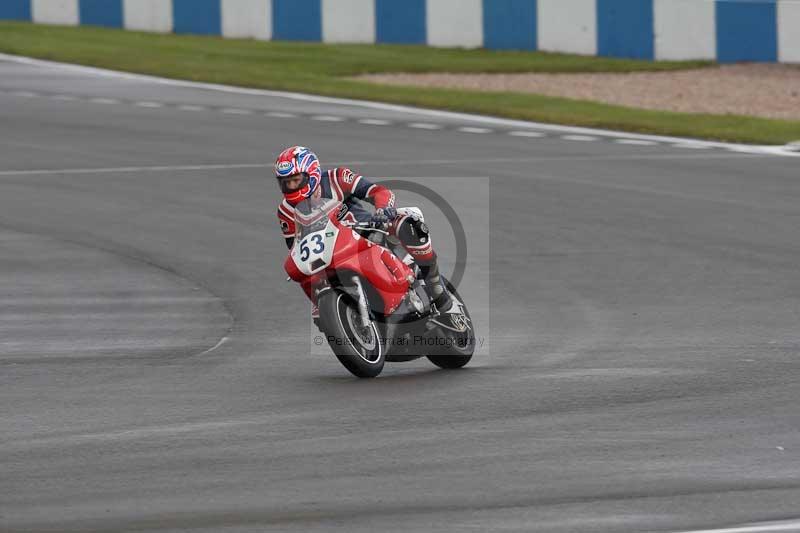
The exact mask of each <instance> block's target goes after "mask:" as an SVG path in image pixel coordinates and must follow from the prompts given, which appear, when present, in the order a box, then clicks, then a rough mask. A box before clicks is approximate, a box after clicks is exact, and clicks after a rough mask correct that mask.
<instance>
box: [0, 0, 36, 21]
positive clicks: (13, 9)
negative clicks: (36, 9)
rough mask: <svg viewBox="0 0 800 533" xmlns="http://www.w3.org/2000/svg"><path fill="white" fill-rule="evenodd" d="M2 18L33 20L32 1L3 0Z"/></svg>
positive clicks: (1, 3) (0, 4)
mask: <svg viewBox="0 0 800 533" xmlns="http://www.w3.org/2000/svg"><path fill="white" fill-rule="evenodd" d="M0 19H5V20H31V1H30V0H3V1H2V2H0Z"/></svg>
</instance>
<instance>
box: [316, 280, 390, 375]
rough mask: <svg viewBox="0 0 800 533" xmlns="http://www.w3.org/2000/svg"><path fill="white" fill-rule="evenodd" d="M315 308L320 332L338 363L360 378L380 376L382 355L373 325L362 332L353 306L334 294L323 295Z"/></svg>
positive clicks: (341, 296) (378, 338)
mask: <svg viewBox="0 0 800 533" xmlns="http://www.w3.org/2000/svg"><path fill="white" fill-rule="evenodd" d="M318 305H319V317H320V329H321V330H322V332H323V333H324V334H325V338H326V339H327V340H328V345H329V346H330V347H331V350H333V353H334V355H336V358H337V359H339V362H340V363H342V365H344V367H345V368H346V369H347V370H349V371H350V372H351V373H352V374H353V375H354V376H357V377H360V378H374V377H376V376H377V375H378V374H380V373H381V371H382V370H383V365H384V362H385V360H386V354H385V353H384V352H385V350H384V346H383V342H382V338H381V336H380V329H379V328H378V326H377V324H375V322H374V321H370V323H369V326H368V327H367V328H366V330H362V328H361V327H360V326H359V325H358V307H357V306H356V304H355V302H353V301H352V299H351V298H350V297H349V296H348V295H347V294H345V293H343V292H339V291H337V290H331V291H328V292H326V293H324V294H323V295H322V296H321V297H320V299H319V302H318Z"/></svg>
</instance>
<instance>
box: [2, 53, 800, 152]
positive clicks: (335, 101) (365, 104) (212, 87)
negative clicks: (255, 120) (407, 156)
mask: <svg viewBox="0 0 800 533" xmlns="http://www.w3.org/2000/svg"><path fill="white" fill-rule="evenodd" d="M0 59H2V60H4V61H11V62H15V63H21V64H25V65H32V66H38V67H46V68H58V69H61V70H68V71H72V72H80V73H83V74H91V75H94V76H104V77H111V78H118V79H127V80H136V81H149V82H152V83H158V84H162V85H171V86H173V87H189V88H194V89H205V90H209V91H218V92H224V93H229V94H242V95H250V96H272V97H279V98H286V99H288V100H296V101H301V102H314V103H322V104H332V105H344V106H350V107H360V108H362V109H363V108H366V109H378V110H381V111H392V112H397V113H405V114H410V113H411V114H416V115H420V116H428V117H440V118H444V119H447V120H459V121H466V122H473V123H476V122H477V123H482V124H487V125H496V126H500V127H505V128H535V129H538V130H542V131H550V132H557V133H563V134H576V135H593V136H598V137H611V138H619V139H641V140H646V141H656V142H664V143H686V142H693V143H702V144H705V145H707V146H708V147H709V148H725V149H731V148H733V147H735V148H738V149H739V151H742V152H746V153H751V154H762V155H764V154H765V155H782V156H793V157H800V153H794V152H791V151H789V150H785V149H784V148H783V147H781V146H755V145H746V144H735V143H724V142H714V141H694V140H692V139H686V138H681V137H669V136H662V135H645V134H640V133H625V132H620V131H611V130H601V129H592V128H581V127H575V126H561V125H558V124H544V123H539V122H527V121H523V120H512V119H505V118H498V117H488V116H482V115H470V114H467V113H455V112H452V111H437V110H433V109H421V108H416V107H411V106H402V105H396V104H383V103H379V102H369V101H363V100H348V99H345V98H332V97H328V96H316V95H310V94H301V93H290V92H283V91H268V90H264V89H246V88H244V87H233V86H230V85H219V84H214V83H201V82H193V81H185V80H170V79H167V78H159V77H156V76H147V75H144V74H131V73H128V72H119V71H115V70H107V69H101V68H96V67H85V66H82V65H72V64H68V63H58V62H55V61H45V60H42V59H33V58H30V57H23V56H15V55H10V54H2V53H0ZM287 118H288V117H287Z"/></svg>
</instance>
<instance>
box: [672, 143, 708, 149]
mask: <svg viewBox="0 0 800 533" xmlns="http://www.w3.org/2000/svg"><path fill="white" fill-rule="evenodd" d="M672 147H673V148H685V149H687V150H708V149H709V148H712V147H711V146H708V145H706V144H702V143H676V144H673V145H672Z"/></svg>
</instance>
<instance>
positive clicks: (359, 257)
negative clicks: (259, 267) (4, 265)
mask: <svg viewBox="0 0 800 533" xmlns="http://www.w3.org/2000/svg"><path fill="white" fill-rule="evenodd" d="M331 219H332V220H333V221H334V223H335V224H336V225H337V226H338V227H339V230H340V232H339V236H338V237H337V239H336V249H335V250H334V253H333V260H332V261H331V264H330V266H329V267H328V268H327V269H326V270H325V276H326V277H335V276H336V274H337V273H339V275H340V277H344V276H345V275H347V273H350V272H353V273H356V274H359V275H360V276H361V277H362V278H363V279H365V280H366V281H367V283H369V284H370V285H372V286H373V287H374V288H375V289H376V290H377V292H378V293H379V294H380V295H381V298H382V299H383V313H384V314H385V315H389V314H391V313H393V312H394V311H395V310H396V309H397V307H398V306H399V305H400V303H401V302H402V301H403V298H404V297H405V295H406V293H407V292H408V288H409V286H410V283H411V280H413V279H414V273H413V271H412V270H411V269H410V268H409V267H408V265H406V264H405V263H403V262H402V261H401V260H400V259H398V258H397V256H395V255H394V254H392V253H391V252H390V251H389V250H387V249H386V248H383V247H382V246H379V245H377V244H375V243H373V242H371V241H369V240H367V239H365V238H363V237H361V236H360V235H358V234H357V233H355V232H354V231H352V230H351V229H350V228H349V227H347V226H344V225H342V224H341V223H340V222H339V221H338V220H336V216H335V214H332V216H331ZM284 268H285V269H286V273H287V274H288V275H289V277H290V278H292V279H293V280H294V281H297V282H300V284H301V285H302V286H303V290H304V291H305V292H306V295H308V297H309V299H311V301H312V302H314V301H315V298H314V287H316V286H317V285H318V284H319V283H320V282H321V281H322V279H321V277H320V274H315V275H313V276H306V275H305V274H303V273H302V272H300V270H299V269H298V268H297V266H296V265H295V263H294V261H293V260H292V257H291V253H290V254H289V257H287V258H286V262H285V263H284ZM314 303H316V302H314Z"/></svg>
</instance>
